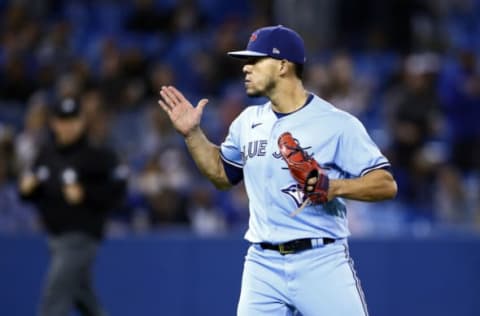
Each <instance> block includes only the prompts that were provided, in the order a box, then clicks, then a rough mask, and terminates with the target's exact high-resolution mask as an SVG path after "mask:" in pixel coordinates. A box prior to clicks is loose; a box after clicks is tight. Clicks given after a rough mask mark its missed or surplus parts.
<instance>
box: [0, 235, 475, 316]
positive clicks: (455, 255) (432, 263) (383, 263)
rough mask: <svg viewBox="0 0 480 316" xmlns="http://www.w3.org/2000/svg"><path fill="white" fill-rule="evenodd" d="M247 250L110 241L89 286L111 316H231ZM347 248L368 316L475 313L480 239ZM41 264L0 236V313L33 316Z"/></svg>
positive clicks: (37, 248) (37, 247) (28, 246)
mask: <svg viewBox="0 0 480 316" xmlns="http://www.w3.org/2000/svg"><path fill="white" fill-rule="evenodd" d="M247 246H248V245H247V243H246V242H245V241H243V240H242V239H241V238H240V237H238V236H232V237H228V238H218V239H215V238H213V239H199V238H196V237H192V236H188V235H185V236H183V235H182V236H163V237H162V236H145V237H141V238H140V237H139V238H128V239H111V240H107V241H106V242H105V243H104V244H103V245H102V247H101V249H100V252H99V256H98V260H97V262H96V266H95V284H96V287H97V289H98V294H99V296H100V298H101V300H102V301H103V303H104V305H105V307H106V308H107V309H108V311H109V313H110V315H112V316H133V315H135V316H136V315H142V316H149V315H152V316H153V315H169V316H195V315H202V316H203V315H208V316H216V315H219V316H220V315H221V316H228V315H235V309H236V302H237V298H238V295H239V291H240V277H241V271H242V266H243V257H244V254H245V250H246V247H247ZM350 250H351V254H352V256H353V257H354V260H355V266H356V268H357V272H358V274H359V276H360V278H361V280H362V286H363V288H364V291H365V293H366V296H367V301H368V305H369V310H370V315H372V316H376V315H380V316H382V315H389V316H396V315H398V316H400V315H402V316H403V315H409V316H415V315H436V316H443V315H445V316H447V315H448V316H452V315H455V316H478V315H480V239H478V238H462V237H451V238H449V237H441V238H429V239H414V238H394V239H388V240H385V239H382V240H373V239H372V240H370V239H352V240H351V241H350ZM47 263H48V252H47V248H46V244H45V239H44V238H40V237H0V315H2V316H32V315H35V310H36V306H37V304H38V299H39V293H40V290H41V286H42V279H43V275H44V273H45V269H46V267H47ZM328 316H330V315H328Z"/></svg>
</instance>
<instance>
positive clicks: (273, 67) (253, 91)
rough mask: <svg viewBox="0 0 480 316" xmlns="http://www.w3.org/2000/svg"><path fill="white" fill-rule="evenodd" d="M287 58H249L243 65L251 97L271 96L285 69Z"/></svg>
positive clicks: (248, 93)
mask: <svg viewBox="0 0 480 316" xmlns="http://www.w3.org/2000/svg"><path fill="white" fill-rule="evenodd" d="M285 63H287V61H285V60H279V59H274V58H270V57H251V58H248V59H247V60H246V62H245V65H244V66H243V73H244V74H245V90H246V92H247V95H248V96H250V97H260V96H265V97H269V96H271V95H272V94H273V93H274V91H275V88H276V86H277V80H278V79H279V78H280V77H281V76H282V75H283V73H284V71H285V67H286V65H285Z"/></svg>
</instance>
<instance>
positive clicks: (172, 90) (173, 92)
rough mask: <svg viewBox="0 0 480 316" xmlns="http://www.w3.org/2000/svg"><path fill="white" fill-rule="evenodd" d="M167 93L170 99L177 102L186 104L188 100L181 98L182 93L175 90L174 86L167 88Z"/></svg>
mask: <svg viewBox="0 0 480 316" xmlns="http://www.w3.org/2000/svg"><path fill="white" fill-rule="evenodd" d="M168 91H169V92H170V93H171V95H172V96H171V97H172V98H174V99H175V101H177V102H188V100H187V99H186V98H185V97H184V96H183V93H181V92H180V91H178V90H177V88H175V87H174V86H168Z"/></svg>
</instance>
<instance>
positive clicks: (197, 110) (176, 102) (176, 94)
mask: <svg viewBox="0 0 480 316" xmlns="http://www.w3.org/2000/svg"><path fill="white" fill-rule="evenodd" d="M160 95H161V96H162V99H161V100H159V101H158V104H160V107H161V108H162V109H163V110H164V111H165V112H166V113H167V114H168V117H169V118H170V120H171V121H172V124H173V126H174V127H175V129H176V130H177V131H178V132H179V133H180V134H182V135H183V136H187V135H188V134H189V133H190V132H191V131H193V130H194V129H196V128H197V127H198V126H199V125H200V119H201V117H202V113H203V109H204V108H205V105H206V104H207V103H208V100H207V99H202V100H200V101H199V102H198V104H197V106H196V107H193V105H192V104H191V103H190V102H189V101H188V100H187V99H186V98H185V97H184V95H183V94H182V93H181V92H180V91H178V90H177V89H176V88H175V87H172V86H168V87H162V89H161V90H160Z"/></svg>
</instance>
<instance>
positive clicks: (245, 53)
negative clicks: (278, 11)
mask: <svg viewBox="0 0 480 316" xmlns="http://www.w3.org/2000/svg"><path fill="white" fill-rule="evenodd" d="M228 55H229V56H232V57H237V58H248V57H261V56H270V57H272V58H276V59H286V60H288V61H291V62H293V63H296V64H304V63H305V61H306V57H305V47H304V42H303V39H302V38H301V37H300V35H298V33H297V32H295V31H294V30H292V29H289V28H288V27H285V26H282V25H277V26H267V27H262V28H260V29H258V30H256V31H255V32H253V33H252V35H251V36H250V39H249V42H248V45H247V49H246V50H241V51H234V52H229V53H228Z"/></svg>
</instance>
